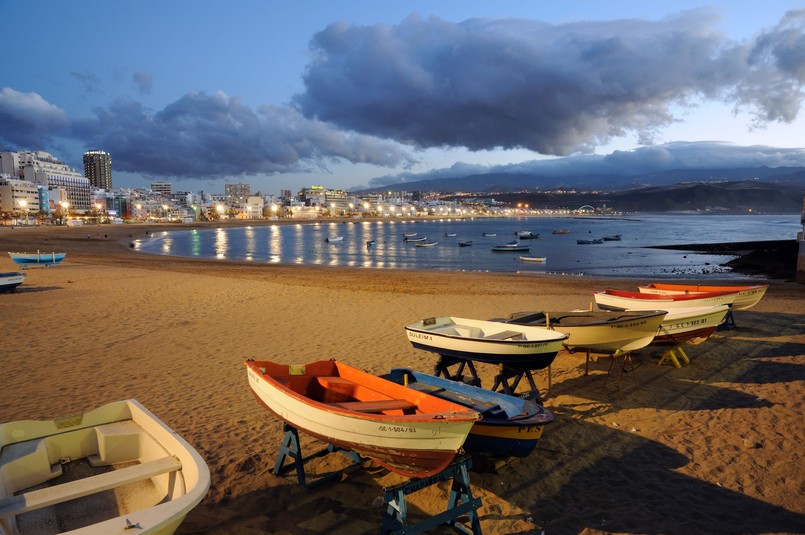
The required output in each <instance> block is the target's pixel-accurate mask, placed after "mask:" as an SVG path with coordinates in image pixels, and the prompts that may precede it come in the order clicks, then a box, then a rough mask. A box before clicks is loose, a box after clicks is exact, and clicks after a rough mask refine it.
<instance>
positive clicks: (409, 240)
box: [403, 236, 428, 243]
mask: <svg viewBox="0 0 805 535" xmlns="http://www.w3.org/2000/svg"><path fill="white" fill-rule="evenodd" d="M427 239H428V237H427V236H414V237H411V238H409V237H405V238H403V241H404V242H405V243H419V242H423V241H425V240H427Z"/></svg>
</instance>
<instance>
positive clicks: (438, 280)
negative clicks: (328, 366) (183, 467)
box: [0, 222, 805, 535]
mask: <svg viewBox="0 0 805 535" xmlns="http://www.w3.org/2000/svg"><path fill="white" fill-rule="evenodd" d="M275 223H276V222H267V224H275ZM294 223H296V222H294ZM210 225H212V226H217V225H220V224H219V223H213V224H210ZM179 228H188V226H187V225H180V224H177V225H103V226H91V225H90V226H83V227H73V228H68V227H56V228H52V227H43V228H15V229H13V230H12V229H10V228H0V245H1V247H0V253H1V254H0V271H16V270H17V268H18V267H17V266H16V265H15V264H13V262H12V261H11V259H10V258H8V256H7V254H6V251H22V250H26V251H31V250H33V251H36V250H40V251H58V252H62V251H63V252H66V253H67V258H66V260H65V261H64V262H63V263H62V264H60V265H58V266H55V267H50V268H36V269H29V270H27V275H28V276H27V278H26V280H25V283H24V284H23V285H22V286H20V287H19V288H18V289H17V291H16V292H13V293H8V294H0V317H2V319H3V321H2V322H0V341H2V342H0V357H1V358H2V362H3V364H4V370H5V380H4V383H3V389H2V390H0V421H3V422H5V421H13V420H19V419H43V418H53V417H58V416H67V415H72V414H77V413H79V412H83V411H85V410H87V409H90V408H94V407H97V406H100V405H102V404H104V403H107V402H110V401H114V400H118V399H126V398H135V399H138V400H139V401H140V402H141V403H143V404H144V405H145V406H146V407H148V408H149V409H150V410H152V411H153V412H154V413H155V414H156V415H158V416H159V417H160V418H161V419H162V420H164V421H165V422H166V423H167V424H168V425H169V426H171V427H172V428H173V429H175V430H176V431H177V432H178V433H179V434H180V435H182V436H183V437H184V438H185V439H187V440H188V441H189V442H190V443H191V444H193V446H194V447H196V448H197V449H198V451H199V452H200V453H201V454H202V456H203V457H204V458H205V460H206V461H207V463H208V464H209V466H210V470H211V473H212V486H211V489H210V492H209V493H208V495H207V497H206V498H205V500H204V501H203V502H202V504H201V505H200V506H199V507H197V508H196V509H194V510H193V511H192V512H191V514H190V515H189V516H188V517H187V519H186V521H185V523H184V524H183V525H182V527H181V528H180V530H179V532H178V533H184V534H189V533H202V532H203V533H206V534H229V533H251V534H269V533H291V534H304V535H310V534H325V533H326V534H332V533H350V534H352V533H356V534H363V533H366V534H369V533H377V531H378V527H379V525H380V519H381V517H382V514H383V512H384V511H385V508H384V507H382V506H380V505H378V497H379V496H382V494H383V488H384V487H389V486H392V485H395V484H397V483H399V482H400V481H401V480H400V479H399V478H398V477H397V476H395V475H394V474H391V473H389V472H387V471H385V470H383V469H381V468H379V467H378V466H376V465H374V464H373V463H371V462H370V461H366V462H364V463H363V466H362V467H359V468H357V469H353V470H351V471H349V472H348V474H347V475H346V476H345V477H344V478H343V479H342V480H341V481H339V482H337V483H334V484H329V485H324V486H321V487H318V488H315V489H302V488H299V487H298V486H296V485H295V484H294V483H293V481H292V480H286V479H284V478H279V477H276V476H274V475H273V474H272V473H271V468H272V467H273V465H274V462H275V460H276V458H277V454H278V450H279V447H280V442H281V439H282V426H281V424H280V422H279V421H278V420H277V419H276V418H273V417H272V416H271V415H270V414H268V413H267V412H266V411H265V410H264V409H263V408H262V407H260V406H259V405H258V404H257V403H256V402H255V400H254V398H253V397H252V396H251V393H250V391H249V386H248V382H247V380H246V371H245V366H244V365H243V362H244V361H245V360H246V359H247V358H249V357H256V358H265V359H269V360H274V361H277V362H285V363H297V364H298V363H305V362H309V361H312V360H319V359H322V358H336V359H339V360H343V361H344V362H346V363H348V364H350V365H352V366H355V367H358V368H361V369H364V370H367V371H369V372H372V373H385V372H387V371H388V370H389V369H390V368H391V367H405V366H407V367H412V368H414V369H417V370H421V371H426V372H430V371H432V369H433V365H434V364H435V362H436V358H435V356H434V355H431V354H429V353H427V352H424V351H420V350H416V349H413V348H412V347H411V345H410V343H409V342H408V340H407V339H406V336H405V333H404V328H403V327H404V325H407V324H409V323H411V322H413V321H417V320H420V319H422V318H425V317H431V316H441V315H455V316H462V317H478V318H490V317H500V316H502V315H507V314H509V313H511V312H515V311H524V310H539V309H546V310H547V309H553V310H558V309H568V308H587V307H589V306H590V303H591V301H592V292H593V291H596V290H601V289H604V288H607V287H612V288H618V289H633V288H634V287H636V285H637V284H638V283H644V282H650V281H643V280H639V281H638V280H624V279H617V280H615V279H609V280H607V279H595V278H588V277H572V278H564V277H549V276H545V277H542V276H528V277H523V276H518V275H517V274H493V273H452V272H424V271H404V270H380V269H377V270H362V269H349V268H331V267H317V266H281V265H254V264H248V263H237V262H222V261H215V260H201V259H187V258H172V257H165V256H159V255H145V254H141V253H138V252H136V251H134V250H133V249H132V248H131V247H130V243H131V240H132V239H136V238H139V237H145V236H146V232H148V233H149V234H150V233H154V232H159V231H162V230H169V229H179ZM709 282H711V283H714V284H717V283H718V282H719V281H718V279H717V278H714V279H712V280H709ZM731 283H734V281H731ZM769 283H770V287H769V290H768V292H767V294H766V296H765V297H764V298H763V300H762V301H761V302H760V303H759V304H758V305H757V306H756V307H754V308H752V309H750V310H747V311H741V312H739V313H736V317H735V320H736V323H737V328H735V329H732V330H726V331H718V332H717V333H716V334H715V335H714V336H713V337H712V338H711V339H710V340H708V341H707V342H705V343H704V344H702V345H700V346H695V347H691V348H689V349H687V350H686V352H687V354H688V356H689V357H690V358H691V363H690V365H688V366H684V367H682V368H675V367H673V366H670V365H663V366H658V365H657V362H658V361H659V360H660V354H661V352H660V351H659V350H647V351H641V352H638V354H635V355H634V359H635V361H636V362H637V363H638V364H639V367H638V368H637V370H636V372H635V378H636V381H633V380H632V379H631V377H628V378H627V377H624V379H623V385H622V386H623V388H622V389H620V390H618V389H617V388H616V387H613V386H611V385H612V381H611V380H610V381H609V383H608V384H607V387H606V388H603V385H604V382H605V378H606V375H607V370H608V367H609V359H608V358H598V359H595V360H594V361H593V362H591V364H590V375H588V376H585V375H584V366H585V356H584V355H583V354H579V353H576V354H574V353H568V352H561V353H560V354H559V356H558V357H557V359H556V361H555V364H554V366H553V368H552V388H551V391H550V392H548V391H547V384H548V383H547V375H546V374H545V372H540V373H538V374H537V377H536V380H537V384H538V386H539V387H540V388H541V390H542V392H543V394H544V398H545V405H546V407H547V408H548V409H549V410H550V411H551V412H553V413H554V414H555V415H556V417H557V422H556V423H555V424H552V425H551V426H550V428H549V429H546V431H545V434H544V436H543V441H542V444H541V446H540V448H538V449H537V451H535V452H534V453H533V454H532V455H530V456H529V457H527V458H525V459H518V460H511V461H508V462H490V463H488V464H484V463H478V464H477V465H476V468H474V469H473V470H472V472H471V484H472V490H473V495H474V496H476V497H479V498H480V499H481V501H482V507H481V508H480V509H479V510H478V513H479V516H480V521H481V525H482V529H483V532H484V533H485V534H487V535H490V534H492V535H503V534H513V533H518V534H533V533H540V532H541V531H542V530H545V532H546V533H551V534H564V533H581V532H585V533H604V532H607V533H611V532H618V533H647V532H656V533H802V532H803V526H805V501H803V494H802V481H805V451H804V450H803V448H802V444H803V443H805V429H803V426H802V421H803V420H804V419H805V408H803V406H802V403H801V400H802V399H803V397H804V396H805V329H803V326H804V325H805V285H802V284H798V283H795V282H792V281H790V280H785V279H779V280H771V281H769ZM487 368H488V367H480V366H479V374H480V375H481V379H482V381H483V382H484V385H485V386H490V385H491V384H492V383H491V380H492V376H493V375H494V373H495V372H496V370H494V369H487ZM301 438H302V442H303V447H309V448H312V447H315V446H314V445H313V444H314V442H313V441H312V440H311V439H310V438H309V437H305V436H302V437H301ZM340 462H341V461H340V460H339V459H338V458H334V457H326V458H322V459H317V460H315V461H312V462H311V463H310V464H309V466H308V469H309V470H311V471H313V472H318V473H322V472H326V471H328V470H331V469H333V468H338V467H339V464H338V463H340ZM445 501H446V490H445V489H444V488H441V487H439V486H434V487H431V488H429V489H427V490H424V491H421V492H417V493H415V494H412V495H411V496H410V497H409V502H408V503H409V509H410V512H411V514H413V515H427V514H434V513H436V512H438V511H441V510H442V509H443V508H444V504H445ZM381 502H382V500H381ZM434 533H452V531H451V530H449V529H447V528H444V529H439V530H435V531H434Z"/></svg>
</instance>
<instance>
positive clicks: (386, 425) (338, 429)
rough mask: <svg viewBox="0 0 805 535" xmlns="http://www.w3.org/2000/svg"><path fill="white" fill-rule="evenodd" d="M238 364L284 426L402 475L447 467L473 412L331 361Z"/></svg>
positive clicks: (257, 395)
mask: <svg viewBox="0 0 805 535" xmlns="http://www.w3.org/2000/svg"><path fill="white" fill-rule="evenodd" d="M246 368H247V372H248V379H249V386H250V387H251V389H252V393H253V394H254V396H255V398H256V399H257V401H258V402H259V403H260V404H261V405H262V406H263V407H265V408H266V409H268V411H269V412H271V413H273V414H274V415H275V416H277V417H278V418H280V419H281V420H283V421H284V422H286V423H287V424H288V425H290V426H292V427H294V428H295V429H297V430H299V431H301V432H304V433H307V434H308V435H311V436H313V437H315V438H317V439H319V440H321V441H323V442H325V443H328V444H331V445H334V446H337V447H340V448H344V449H346V450H350V451H353V452H355V453H358V454H359V455H363V456H365V457H369V458H371V459H374V460H375V461H377V462H378V463H380V464H381V465H383V466H385V467H386V468H388V469H389V470H391V471H392V472H395V473H397V474H400V475H402V476H406V477H427V476H431V475H434V474H437V473H439V472H441V471H442V470H444V469H445V468H447V467H448V466H449V465H450V463H451V462H452V461H453V460H454V459H455V457H456V455H457V454H458V451H459V450H460V448H461V446H462V445H463V444H464V441H465V440H466V439H467V434H468V433H469V432H470V428H471V427H472V426H473V424H474V423H475V421H476V420H478V419H480V417H481V416H480V414H479V413H478V412H477V411H474V410H472V409H468V408H466V407H465V406H463V405H459V404H457V403H453V402H451V401H447V400H444V399H440V398H437V397H435V396H430V395H428V394H426V393H423V392H417V391H415V390H412V389H410V388H406V387H404V386H402V385H399V384H396V383H394V382H392V381H389V380H387V379H383V378H381V377H378V376H376V375H371V374H368V373H366V372H363V371H361V370H358V369H356V368H353V367H351V366H348V365H346V364H344V363H342V362H338V361H335V360H326V361H325V360H322V361H316V362H311V363H308V364H304V365H288V364H277V363H274V362H269V361H255V360H248V361H246Z"/></svg>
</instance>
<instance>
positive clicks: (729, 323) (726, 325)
mask: <svg viewBox="0 0 805 535" xmlns="http://www.w3.org/2000/svg"><path fill="white" fill-rule="evenodd" d="M735 327H736V325H735V318H734V317H733V316H732V308H730V309H729V310H728V311H727V315H726V316H724V321H722V322H721V325H719V326H718V327H717V328H716V330H717V331H731V330H732V329H734V328H735Z"/></svg>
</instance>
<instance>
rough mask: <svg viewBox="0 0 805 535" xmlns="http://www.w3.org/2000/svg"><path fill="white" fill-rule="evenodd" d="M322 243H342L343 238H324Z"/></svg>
mask: <svg viewBox="0 0 805 535" xmlns="http://www.w3.org/2000/svg"><path fill="white" fill-rule="evenodd" d="M324 241H326V242H327V243H334V242H339V241H344V237H343V236H330V237H329V238H324Z"/></svg>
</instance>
